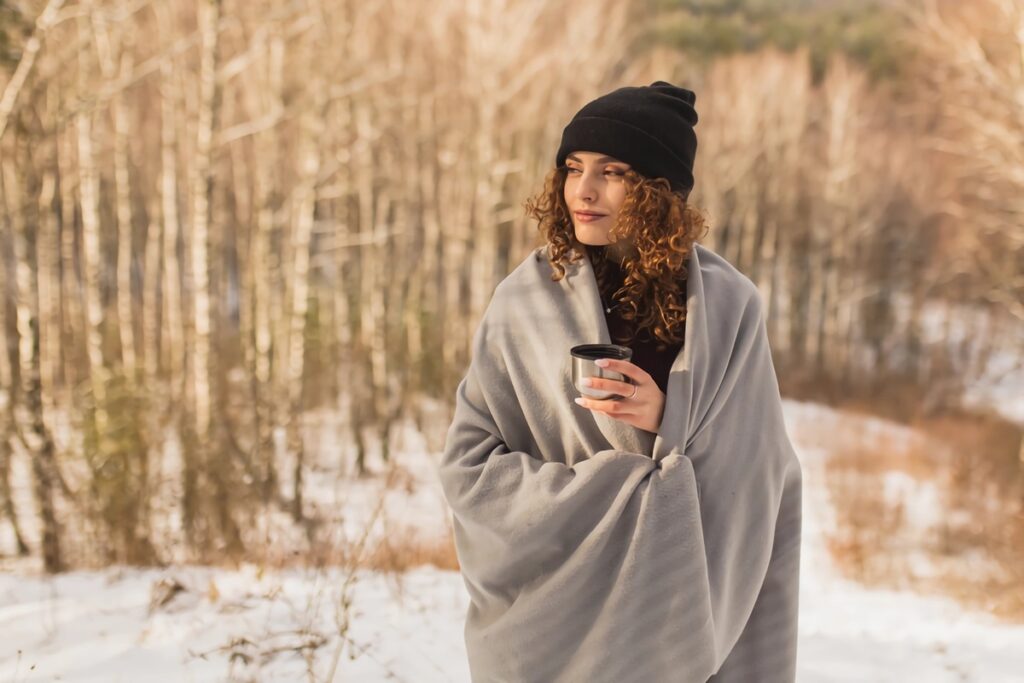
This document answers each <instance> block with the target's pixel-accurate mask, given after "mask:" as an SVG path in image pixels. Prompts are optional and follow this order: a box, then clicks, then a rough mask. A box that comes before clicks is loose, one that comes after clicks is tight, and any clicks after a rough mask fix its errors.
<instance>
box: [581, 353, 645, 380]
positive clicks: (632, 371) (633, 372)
mask: <svg viewBox="0 0 1024 683" xmlns="http://www.w3.org/2000/svg"><path fill="white" fill-rule="evenodd" d="M594 363H595V364H596V365H597V366H598V367H601V368H605V369H607V370H614V371H615V372H618V373H621V374H623V375H625V376H626V377H629V378H630V379H631V380H633V383H634V384H643V383H644V382H645V381H647V380H650V379H651V376H650V375H649V374H647V371H646V370H644V369H643V368H641V367H640V366H639V365H635V364H633V363H630V362H629V361H628V360H617V359H615V358H598V359H597V360H596V361H594Z"/></svg>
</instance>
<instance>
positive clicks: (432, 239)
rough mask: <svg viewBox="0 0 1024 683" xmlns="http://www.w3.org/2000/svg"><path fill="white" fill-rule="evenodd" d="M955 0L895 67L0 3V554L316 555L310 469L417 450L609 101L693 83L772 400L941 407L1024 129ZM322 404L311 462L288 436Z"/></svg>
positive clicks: (982, 31) (849, 60)
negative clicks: (297, 550)
mask: <svg viewBox="0 0 1024 683" xmlns="http://www.w3.org/2000/svg"><path fill="white" fill-rule="evenodd" d="M981 6H984V10H985V12H983V13H982V14H981V15H980V16H970V15H964V14H963V13H962V12H960V13H958V10H957V4H956V3H952V2H947V3H942V6H941V7H939V6H938V5H936V3H934V2H922V3H921V4H917V3H910V2H908V3H905V4H904V5H902V6H901V7H902V9H901V10H900V12H901V13H900V17H901V20H900V23H898V24H897V23H893V24H891V27H892V30H893V31H894V33H893V35H892V36H891V38H892V42H891V43H890V42H887V41H888V38H886V34H885V31H884V30H883V28H882V26H883V25H882V24H879V23H878V22H879V21H880V20H879V19H878V17H877V16H876V15H875V14H872V13H871V12H866V13H864V14H861V13H859V12H857V13H854V14H853V15H851V16H854V17H855V18H856V21H854V22H852V23H850V24H849V26H850V27H852V26H859V28H856V29H854V28H850V27H848V26H847V23H849V22H847V20H845V19H842V18H841V17H843V16H846V15H844V14H841V12H845V11H852V10H846V9H843V6H841V5H839V4H838V3H836V4H835V7H834V8H832V7H831V6H829V5H826V4H824V3H814V5H813V6H809V7H802V6H801V5H800V4H799V3H779V4H778V7H775V5H774V4H769V3H725V2H719V3H672V4H664V6H662V7H660V8H659V9H658V12H655V13H654V14H652V13H651V12H650V9H651V6H650V3H640V2H637V3H617V2H603V1H600V2H590V3H582V4H577V3H549V2H545V1H543V0H515V1H513V0H479V1H476V2H469V3H466V2H462V1H461V0H460V1H458V2H455V1H452V2H439V3H433V4H430V5H429V6H428V5H415V4H413V5H409V4H406V3H395V2H388V1H382V2H377V3H356V2H354V1H352V0H339V1H336V2H327V1H326V0H300V1H299V2H295V3H290V4H286V5H282V4H280V3H275V2H269V1H268V0H255V1H248V2H245V3H239V2H234V1H233V0H198V1H195V2H193V1H188V0H78V1H76V2H71V1H64V0H45V1H35V2H23V3H17V4H11V3H5V5H3V11H2V12H0V21H2V22H3V23H2V24H0V35H3V36H5V38H4V40H7V41H8V45H7V48H6V52H5V54H9V55H11V59H10V60H9V61H8V62H6V63H5V66H3V71H2V74H3V75H2V76H0V78H2V81H0V82H2V83H3V89H2V94H0V332H2V335H3V339H4V342H5V343H4V345H3V347H2V350H3V353H0V520H2V524H3V525H4V528H5V529H8V530H10V533H9V538H10V539H11V547H12V548H14V547H16V548H17V549H18V550H19V551H21V552H29V551H30V550H32V551H35V552H38V553H39V554H40V556H41V557H42V558H43V560H44V563H45V566H46V567H47V568H48V569H50V570H59V569H61V568H63V567H67V566H82V565H95V564H104V563H109V562H132V563H162V562H171V561H180V560H192V561H215V560H219V559H222V558H244V557H258V556H259V553H261V552H264V551H265V550H266V546H267V540H266V539H267V538H269V537H270V536H271V535H270V533H269V531H268V530H269V529H270V528H271V527H273V526H274V525H276V524H281V523H283V522H282V520H288V523H290V524H294V525H295V526H296V528H298V529H301V530H302V531H303V532H304V535H305V540H306V543H307V544H308V546H307V547H311V546H313V545H314V544H316V543H318V542H320V540H321V539H322V536H321V535H320V534H322V532H323V529H321V528H320V526H319V525H318V524H317V514H316V511H315V509H314V507H313V506H312V505H311V504H310V502H309V495H308V487H309V484H308V482H309V480H310V475H311V473H312V472H314V471H315V469H316V468H315V465H316V463H317V462H323V461H324V460H330V461H335V462H336V461H338V460H347V459H348V458H349V457H351V458H352V460H353V461H354V463H355V465H356V468H357V471H363V470H365V469H366V467H367V466H368V463H369V459H370V458H371V457H374V456H375V457H377V458H379V459H381V460H387V459H388V457H389V453H390V449H391V447H392V439H393V438H394V437H395V433H396V431H397V429H398V428H399V427H400V425H401V424H402V422H403V421H404V420H406V419H409V420H413V421H415V422H416V423H417V424H418V425H419V426H420V427H421V428H422V429H423V430H425V431H426V432H428V433H433V434H435V436H436V435H438V433H439V432H440V435H443V427H444V426H446V425H447V415H446V413H445V410H446V409H447V408H448V407H449V404H450V403H451V399H452V396H453V393H454V389H455V386H456V385H457V383H458V382H459V380H460V379H461V377H462V375H463V373H464V370H465V366H466V363H467V362H468V360H469V355H468V354H469V341H470V339H471V336H472V332H473V330H474V329H475V326H476V321H477V320H478V319H479V316H480V315H481V313H482V311H483V310H484V307H485V306H486V304H487V302H488V301H489V298H490V294H491V292H492V291H493V287H494V286H495V285H496V283H497V282H498V281H499V280H500V279H501V278H502V277H503V276H504V275H505V274H506V273H507V272H508V271H509V269H510V268H512V267H514V265H515V264H516V263H518V262H519V261H520V260H521V259H522V258H523V257H524V256H525V255H526V253H527V252H528V250H529V249H530V248H532V247H533V246H535V245H536V244H538V241H537V239H538V238H537V236H536V234H535V232H536V231H535V227H534V226H533V225H532V224H531V223H530V222H528V221H527V220H526V218H525V216H524V213H523V211H522V202H523V200H524V199H525V198H526V197H527V196H528V195H530V194H532V193H534V192H535V191H537V190H538V189H539V187H540V185H541V182H542V180H543V177H544V175H545V174H546V173H547V172H548V171H549V170H550V168H551V166H552V164H553V161H554V151H555V148H556V145H557V141H558V139H559V136H560V134H561V129H562V126H564V124H565V122H566V121H567V120H568V118H569V117H570V116H571V115H572V113H573V112H574V111H575V110H576V109H578V107H579V106H581V105H582V104H583V103H584V102H586V101H588V100H590V99H592V98H593V97H594V96H595V95H596V94H598V93H600V92H603V91H606V90H608V89H611V88H613V87H617V86H619V85H623V84H627V83H649V82H651V81H652V80H655V79H665V80H672V81H675V82H678V83H681V84H685V85H687V86H688V87H691V88H692V89H694V90H695V91H696V92H697V93H698V100H697V108H698V112H699V113H700V116H701V121H700V123H699V124H698V135H699V137H700V141H701V142H700V144H701V147H700V151H699V154H698V161H697V163H698V167H697V169H696V173H695V175H696V177H697V178H698V182H697V188H696V191H695V193H694V195H693V201H694V202H695V203H696V204H698V205H699V206H701V207H705V208H706V210H707V212H708V214H709V217H710V219H711V220H710V222H711V225H712V232H711V235H710V237H709V246H711V247H713V248H715V249H717V250H719V251H720V252H721V253H722V254H723V255H724V256H726V257H727V258H729V259H730V260H731V261H732V262H733V263H735V264H736V265H737V266H738V267H740V268H741V269H742V270H743V271H744V272H746V273H747V274H749V275H750V276H751V278H752V279H754V280H755V281H756V282H757V283H758V285H759V286H760V287H761V290H762V293H763V296H764V298H765V302H766V308H767V311H768V313H769V315H768V320H769V331H770V334H771V336H772V340H773V347H774V349H775V351H776V353H777V356H778V364H779V368H780V374H782V375H783V376H784V377H787V378H799V379H800V380H801V381H804V382H814V383H824V384H828V385H829V386H833V387H836V388H837V390H838V391H841V392H845V393H852V392H858V391H859V392H865V393H868V394H872V393H875V394H881V393H883V392H885V391H887V390H889V389H888V388H889V387H891V386H894V385H895V384H896V383H905V384H908V385H911V386H916V387H918V388H919V396H918V399H919V400H917V401H916V402H915V405H918V404H924V405H927V406H931V407H932V408H937V407H941V406H943V405H945V404H947V403H948V402H951V401H955V400H956V398H957V397H958V396H959V395H960V393H961V392H962V390H963V388H964V386H965V385H966V383H967V382H969V381H970V379H971V377H972V376H973V375H974V374H975V373H977V372H978V371H979V369H980V368H981V367H983V366H984V363H985V359H986V358H987V357H988V356H989V355H990V354H992V353H995V352H998V351H1000V350H1001V349H1003V348H1005V346H1006V341H1005V340H1006V339H1007V335H1008V334H1009V333H1008V332H1007V330H1012V329H1017V328H1013V327H1011V324H1018V325H1019V324H1020V323H1021V322H1024V312H1022V310H1021V306H1020V301H1021V300H1022V294H1024V282H1022V276H1021V273H1022V272H1024V268H1022V259H1024V247H1022V244H1021V241H1022V225H1024V218H1022V216H1021V212H1022V210H1024V209H1022V207H1021V205H1020V200H1021V197H1024V192H1021V190H1022V185H1024V160H1021V158H1020V154H1021V150H1022V149H1024V140H1021V131H1020V127H1019V125H1017V124H1019V121H1021V120H1022V114H1024V112H1022V111H1021V108H1022V106H1024V105H1022V103H1020V102H1018V101H1017V100H1015V99H1013V98H1012V97H1009V96H999V97H997V98H996V100H995V101H994V102H991V103H989V102H988V101H987V98H992V97H993V96H994V95H993V94H994V93H998V92H1000V89H1005V92H1016V91H1015V90H1013V89H1014V88H1017V91H1019V88H1020V87H1021V80H1020V79H1021V76H1020V73H1019V69H1015V68H1014V67H1013V61H1012V60H1013V59H1014V56H1013V55H1014V52H1013V50H1014V49H1016V50H1018V53H1017V55H1018V58H1019V50H1020V48H1021V42H1020V41H1021V40H1022V38H1021V36H1024V31H1018V32H1016V33H1015V32H1014V29H1013V27H1014V26H1020V25H1022V24H1021V23H1019V22H1021V21H1024V20H1022V19H1021V17H1020V11H1019V6H1015V5H1013V4H1012V3H1009V2H1008V0H986V1H985V2H984V3H980V4H979V7H981ZM1014 7H1016V9H1017V14H1015V15H1012V16H1009V17H1007V18H1003V19H1001V20H1000V21H999V22H998V23H996V24H995V26H996V27H998V28H996V29H994V28H992V26H993V24H992V21H991V20H992V19H993V17H997V18H999V17H1001V16H1002V15H1000V12H1010V11H1011V10H1013V8H1014ZM779 8H782V9H779ZM683 10H685V11H687V12H689V13H690V15H691V19H688V20H687V21H686V22H681V23H679V24H674V23H672V18H673V17H674V16H675V14H676V13H677V12H679V11H683ZM698 10H700V12H698ZM804 11H806V12H809V13H810V14H808V15H807V16H803V15H802V12H804ZM829 11H835V12H839V13H840V14H835V15H833V14H828V12H829ZM879 11H881V10H879ZM701 13H702V14H701ZM692 17H698V18H699V21H719V20H721V21H722V22H724V23H723V26H725V25H731V24H730V23H729V22H738V23H737V26H739V27H740V28H738V29H736V30H737V33H736V36H734V37H729V36H728V35H726V36H725V37H722V38H721V39H717V38H714V39H713V38H711V36H713V35H715V34H716V31H718V30H719V29H714V30H712V29H710V28H708V26H710V25H708V26H705V29H706V30H705V29H700V30H695V29H694V28H693V26H695V24H693V23H692V22H693V21H694V19H692ZM801 17H803V18H801ZM813 17H819V19H814V18H813ZM820 17H832V18H820ZM751 18H754V19H757V22H754V21H753V20H752V19H751ZM662 20H664V22H666V23H659V24H658V25H659V26H668V27H672V26H676V27H677V29H672V30H668V29H664V28H658V29H655V28H654V24H653V23H652V22H661V21H662ZM741 20H742V21H741ZM748 20H749V21H748ZM815 21H819V22H821V23H819V24H815ZM1012 21H1017V22H1018V23H1017V24H1013V23H1012ZM687 22H690V23H687ZM829 22H833V23H834V25H835V26H837V27H846V28H843V29H842V30H840V29H838V28H837V29H836V33H835V35H840V34H841V36H842V40H839V39H838V38H837V39H836V40H837V41H838V42H839V43H841V44H842V45H843V46H845V47H844V48H843V50H835V51H832V50H831V48H828V49H827V50H826V48H827V46H828V44H829V40H826V39H825V36H824V35H823V34H828V33H829V31H830V30H831V29H828V30H825V29H822V27H825V26H829V25H832V24H830V23H829ZM844 22H845V23H844ZM687 26H688V27H689V28H686V27H687ZM816 26H817V27H818V28H819V29H821V30H816ZM884 26H887V27H888V26H890V24H884ZM758 27H759V28H758ZM786 27H788V28H786ZM801 27H802V28H801ZM896 27H899V28H898V29H897V28H896ZM684 29H685V30H684ZM675 30H678V31H682V32H675V33H673V31H675ZM723 30H724V29H723ZM897 30H898V33H896V32H897ZM687 31H689V33H687ZM658 32H660V35H662V37H663V38H665V40H661V39H659V40H656V41H652V40H650V37H651V36H652V35H653V34H654V33H658ZM726 33H728V32H726ZM698 34H699V35H698ZM861 34H863V35H865V36H866V35H868V34H872V35H874V34H877V37H873V38H871V39H867V38H864V39H857V38H856V36H857V35H861ZM730 35H731V34H730ZM499 36H500V39H498V37H499ZM687 36H688V37H687ZM783 36H790V37H786V38H784V37H783ZM708 40H710V41H711V42H710V43H709V42H706V41H708ZM817 40H822V41H824V42H822V47H820V48H816V47H814V45H815V41H817ZM875 40H877V41H878V42H877V43H874V42H872V41H875ZM787 41H789V42H787ZM873 45H877V48H876V47H871V46H873ZM892 45H898V47H891V46H892ZM610 46H611V48H614V47H615V46H620V48H621V49H610ZM737 46H739V47H737ZM858 46H859V47H858ZM865 46H868V47H865ZM979 46H985V49H981V51H980V52H979V49H980V48H979ZM988 46H992V49H991V50H989V49H988ZM740 47H741V48H742V49H740ZM821 50H826V51H827V52H828V54H829V59H827V60H821V57H820V56H816V55H817V54H818V52H820V51H821ZM858 50H860V51H862V52H863V53H864V54H863V55H860V54H858ZM890 50H891V51H892V52H890ZM897 54H898V55H901V56H899V57H898V58H897V57H894V56H892V55H897ZM886 55H889V56H886ZM887 59H892V60H894V64H895V63H898V66H899V68H898V69H897V68H896V67H895V65H894V66H893V68H892V69H890V68H889V67H887V66H884V63H885V62H886V60H887ZM971 60H974V61H971ZM819 62H820V64H819ZM882 74H899V77H898V78H896V77H893V78H888V77H886V78H880V77H879V76H880V75H882ZM979 99H985V102H984V103H981V102H979ZM963 102H971V103H973V104H976V105H977V106H976V107H975V108H974V109H965V108H964V107H963V106H962V104H961V103H963ZM982 112H983V114H982ZM965 316H969V317H968V318H965ZM936 321H938V323H937V324H938V325H940V326H942V325H945V326H947V328H948V329H947V330H946V333H944V334H939V335H938V336H936V334H935V332H934V328H935V325H936ZM964 324H967V325H970V326H971V329H972V332H973V334H972V335H968V337H967V338H960V339H959V340H957V337H956V335H955V334H952V330H954V328H959V327H961V326H962V325H964ZM951 340H953V341H955V343H953V341H951ZM323 414H332V415H335V414H336V415H340V416H342V419H343V421H344V422H345V424H346V425H347V432H346V433H347V435H348V436H347V438H346V439H345V440H344V442H343V443H321V442H318V441H316V440H314V439H311V437H310V429H311V425H312V424H314V423H315V422H316V421H317V420H318V419H319V416H321V415H323ZM17 463H23V464H25V465H27V468H26V469H25V471H26V472H27V475H26V476H27V477H28V480H30V481H31V499H30V500H19V499H18V495H19V494H18V490H17V487H15V486H12V480H14V479H15V477H14V476H13V474H12V473H13V472H15V470H16V467H15V465H16V464H17Z"/></svg>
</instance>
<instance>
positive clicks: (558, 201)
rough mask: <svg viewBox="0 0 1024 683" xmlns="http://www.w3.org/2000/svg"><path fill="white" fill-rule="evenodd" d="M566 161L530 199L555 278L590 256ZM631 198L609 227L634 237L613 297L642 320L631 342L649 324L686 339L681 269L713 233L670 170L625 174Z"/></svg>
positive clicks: (663, 336) (667, 338)
mask: <svg viewBox="0 0 1024 683" xmlns="http://www.w3.org/2000/svg"><path fill="white" fill-rule="evenodd" d="M567 175H568V172H567V168H566V166H564V165H563V166H559V167H557V168H555V169H554V170H552V171H551V172H550V173H549V174H548V176H547V178H546V179H545V182H544V187H543V189H541V190H540V191H539V192H538V193H537V194H536V195H535V196H533V197H530V198H528V199H527V200H526V202H525V204H524V208H525V209H526V213H527V215H528V216H530V217H532V218H535V219H536V220H537V221H538V224H537V229H538V230H539V231H540V233H541V235H542V236H543V237H544V239H545V240H546V241H547V244H548V261H549V262H550V263H551V267H552V269H553V270H554V273H553V274H552V276H551V279H552V281H556V282H557V281H558V280H561V279H562V278H563V277H565V271H566V266H567V265H568V264H570V263H575V262H576V261H579V260H580V259H582V258H583V251H584V249H583V247H584V246H585V245H583V244H582V243H581V242H580V241H579V240H577V239H576V231H575V229H574V228H573V223H572V217H571V216H570V214H569V207H568V206H567V205H566V203H565V194H564V188H565V179H566V176H567ZM623 180H624V181H625V183H626V198H625V201H624V202H623V204H622V208H621V209H620V210H619V214H618V217H617V219H616V221H615V225H614V226H613V227H612V229H611V230H610V231H609V233H608V237H609V241H610V242H611V243H613V244H614V243H616V242H618V241H619V240H620V239H623V238H626V239H628V240H629V241H630V242H631V246H630V250H629V253H628V254H627V256H626V258H625V259H624V260H623V263H622V268H623V271H624V273H625V279H624V281H623V284H622V287H620V288H619V289H618V290H616V291H615V292H614V294H613V295H612V296H613V298H614V299H615V300H616V301H618V302H619V303H620V304H621V311H622V318H623V320H627V321H635V323H634V324H633V325H632V327H633V328H635V329H634V330H633V332H632V334H630V336H629V337H628V338H626V339H622V340H618V339H616V340H615V341H616V343H619V344H624V345H628V344H630V343H631V342H632V341H633V340H634V339H635V337H636V334H637V333H638V332H639V331H641V330H646V331H648V333H649V334H653V336H654V337H656V338H657V339H659V340H660V341H661V342H662V343H664V344H677V343H679V342H681V341H682V339H683V333H684V323H685V321H686V299H685V296H684V294H683V292H681V291H680V286H679V281H680V279H681V277H680V276H682V277H683V278H685V276H686V275H687V273H686V260H687V257H688V256H689V254H690V251H691V250H692V249H693V244H694V242H696V241H698V240H699V239H701V238H703V237H704V236H705V235H707V233H708V229H709V228H708V225H707V223H706V221H705V218H704V216H703V215H702V214H701V213H700V212H699V211H698V210H697V209H696V208H695V207H693V206H692V205H691V204H689V203H688V202H687V196H686V195H684V194H682V193H680V192H677V191H673V190H672V189H671V186H670V185H669V182H668V180H666V179H665V178H648V177H647V176H643V175H641V174H639V173H637V172H636V171H635V170H633V169H629V170H627V171H626V173H625V175H624V176H623ZM603 251H604V250H597V251H592V252H591V255H592V256H597V257H596V258H594V259H593V266H594V273H595V276H596V277H597V280H598V282H599V283H601V282H604V278H605V276H606V273H607V269H608V264H607V260H606V256H602V255H601V253H602V252H603Z"/></svg>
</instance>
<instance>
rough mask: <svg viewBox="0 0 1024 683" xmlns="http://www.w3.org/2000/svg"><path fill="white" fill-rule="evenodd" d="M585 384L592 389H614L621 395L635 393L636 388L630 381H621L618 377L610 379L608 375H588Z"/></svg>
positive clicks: (613, 390)
mask: <svg viewBox="0 0 1024 683" xmlns="http://www.w3.org/2000/svg"><path fill="white" fill-rule="evenodd" d="M583 386H585V387H590V388H592V389H602V390H604V391H612V392H614V393H616V394H618V395H619V396H629V395H630V394H632V393H633V388H634V387H633V385H632V384H630V383H629V382H621V381H619V380H617V379H609V378H607V377H587V378H586V379H584V380H583Z"/></svg>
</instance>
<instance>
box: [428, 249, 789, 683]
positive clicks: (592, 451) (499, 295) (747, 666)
mask: <svg viewBox="0 0 1024 683" xmlns="http://www.w3.org/2000/svg"><path fill="white" fill-rule="evenodd" d="M687 270H688V284H687V306H688V318H687V325H686V333H685V337H686V338H685V340H684V345H683V349H682V351H681V352H680V353H679V355H678V356H677V358H676V359H675V362H674V363H673V366H672V371H671V373H670V375H669V383H668V392H667V394H666V404H665V412H664V417H663V419H662V424H661V426H660V427H659V431H658V433H657V434H652V433H650V432H646V431H644V430H641V429H638V428H635V427H632V426H631V425H628V424H626V423H624V422H621V421H619V420H615V419H613V418H610V417H607V416H605V415H603V414H600V413H596V412H592V411H590V410H587V409H585V408H583V407H581V406H578V405H576V404H575V403H574V402H573V400H572V399H573V398H574V397H575V396H576V395H577V392H576V391H575V389H574V388H573V386H572V379H571V361H570V356H569V349H570V348H571V347H572V346H575V345H577V344H583V343H609V341H610V340H609V334H608V329H607V325H606V323H605V319H604V316H603V313H602V310H601V303H600V296H599V294H598V290H597V283H596V280H595V278H594V273H593V270H592V268H591V266H590V264H589V261H588V260H587V259H586V258H584V259H582V260H581V261H578V262H576V263H575V264H571V265H570V266H569V270H568V271H567V274H566V277H565V278H563V279H562V280H560V281H558V282H552V281H551V273H552V269H551V266H550V264H549V263H548V260H547V253H546V250H545V248H543V247H542V248H539V249H537V250H535V251H534V252H532V253H531V254H530V255H529V256H528V257H527V258H526V259H525V260H524V261H523V262H522V263H521V264H520V265H519V266H518V267H517V268H516V269H515V270H514V271H513V272H512V273H511V274H510V275H509V276H508V277H506V278H505V279H504V280H503V281H502V282H501V283H500V284H499V285H498V287H497V288H496V289H495V291H494V294H493V297H492V299H491V302H490V304H489V305H488V307H487V310H486V312H485V314H484V316H483V319H482V320H481V322H480V324H479V326H478V328H477V330H476V333H475V335H474V338H473V346H472V360H471V363H470V367H469V369H468V371H467V374H466V376H465V378H464V379H463V380H462V382H461V383H460V384H459V387H458V389H457V391H456V405H455V413H454V417H453V420H452V423H451V426H450V427H449V430H448V434H447V438H446V441H445V447H444V453H443V456H442V460H441V464H440V467H439V476H440V479H441V484H442V488H443V490H444V494H445V497H446V499H447V501H448V503H449V505H450V508H451V511H452V524H453V530H454V535H455V544H456V551H457V554H458V558H459V563H460V569H461V572H462V575H463V579H464V581H465V584H466V587H467V590H468V592H469V595H470V598H471V601H470V606H469V610H468V613H467V615H466V624H465V639H466V647H467V651H468V655H469V664H470V671H471V674H472V678H473V681H474V682H476V683H482V682H491V681H495V682H497V681H501V682H503V683H510V682H518V681H587V682H588V683H600V682H602V681H608V682H613V681H614V682H616V683H618V682H620V681H637V682H643V681H651V682H657V683H661V682H667V681H685V682H689V681H700V682H703V681H707V680H714V681H748V682H749V681H767V682H773V681H793V680H794V679H795V669H796V641H797V597H798V584H799V579H798V577H799V557H800V552H799V551H800V513H801V511H800V494H801V469H800V464H799V461H798V460H797V457H796V454H795V452H794V450H793V448H792V446H791V444H790V442H789V439H788V436H787V434H786V430H785V425H784V423H783V419H782V409H781V400H780V397H779V390H778V382H777V379H776V375H775V370H774V367H773V365H772V360H771V352H770V348H769V344H768V338H767V331H766V328H765V321H764V317H763V314H762V309H761V303H760V297H759V294H758V291H757V289H756V287H755V286H754V285H753V283H752V282H751V281H750V280H749V279H748V278H746V277H745V276H744V275H742V274H741V273H740V272H739V271H737V270H736V269H735V268H734V267H733V266H731V265H730V264H729V263H728V262H726V261H725V260H724V259H722V258H721V257H720V256H718V255H717V254H715V253H714V252H713V251H711V250H710V249H708V248H706V247H703V246H702V245H699V244H697V245H695V246H694V249H693V251H692V252H691V253H690V256H689V259H688V261H687Z"/></svg>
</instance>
